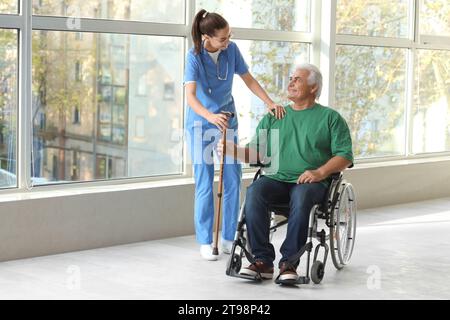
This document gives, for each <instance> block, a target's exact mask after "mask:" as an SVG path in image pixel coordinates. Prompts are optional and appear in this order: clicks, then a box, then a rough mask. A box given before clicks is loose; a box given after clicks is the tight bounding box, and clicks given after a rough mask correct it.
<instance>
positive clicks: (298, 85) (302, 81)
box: [288, 70, 317, 101]
mask: <svg viewBox="0 0 450 320" xmlns="http://www.w3.org/2000/svg"><path fill="white" fill-rule="evenodd" d="M308 76H309V71H308V70H296V71H295V72H294V73H293V74H292V75H291V76H290V77H289V86H288V99H290V100H292V101H295V100H304V99H308V98H310V97H311V96H314V95H315V92H316V91H317V88H316V85H312V86H311V85H309V84H308Z"/></svg>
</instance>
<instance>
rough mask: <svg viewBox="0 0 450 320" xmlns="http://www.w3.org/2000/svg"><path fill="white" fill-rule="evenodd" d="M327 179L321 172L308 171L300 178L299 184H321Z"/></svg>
mask: <svg viewBox="0 0 450 320" xmlns="http://www.w3.org/2000/svg"><path fill="white" fill-rule="evenodd" d="M325 178H326V176H325V175H324V174H323V173H322V172H321V171H319V170H306V171H305V172H303V173H302V174H301V175H300V176H299V177H298V179H297V184H299V183H314V182H320V181H322V180H323V179H325Z"/></svg>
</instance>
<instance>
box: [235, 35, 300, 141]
mask: <svg viewBox="0 0 450 320" xmlns="http://www.w3.org/2000/svg"><path fill="white" fill-rule="evenodd" d="M236 43H237V45H238V47H239V49H240V51H241V53H242V55H243V56H244V59H245V61H246V62H247V64H248V66H249V68H250V72H251V73H252V75H253V76H254V77H255V78H256V79H257V80H258V82H259V83H260V84H261V86H262V87H263V88H264V89H265V90H266V92H267V93H268V94H269V96H270V97H271V98H272V99H273V100H274V101H275V102H278V103H282V104H285V103H287V102H289V100H287V87H288V85H289V80H288V79H289V75H290V72H291V71H292V70H293V67H294V66H295V65H296V64H300V63H302V62H308V61H309V45H308V44H305V43H295V42H276V41H250V40H237V41H236ZM237 78H238V77H237ZM233 97H234V100H235V103H236V110H237V113H238V116H239V118H238V119H239V139H240V141H241V143H246V142H248V141H249V140H250V139H251V138H252V136H253V135H254V134H255V129H256V126H257V125H258V123H259V121H260V120H261V118H262V117H263V116H264V115H265V114H266V112H267V111H266V106H265V105H264V102H262V101H261V100H260V99H259V98H258V97H256V96H255V95H254V94H252V93H251V91H250V90H249V89H248V88H247V87H246V86H245V84H244V83H243V82H242V80H241V79H235V81H234V83H233Z"/></svg>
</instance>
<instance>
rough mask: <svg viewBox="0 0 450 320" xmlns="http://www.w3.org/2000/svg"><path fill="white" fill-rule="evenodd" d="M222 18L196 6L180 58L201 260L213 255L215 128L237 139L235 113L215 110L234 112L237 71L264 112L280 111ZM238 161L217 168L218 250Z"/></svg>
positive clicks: (231, 214)
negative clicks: (220, 175)
mask: <svg viewBox="0 0 450 320" xmlns="http://www.w3.org/2000/svg"><path fill="white" fill-rule="evenodd" d="M230 37H231V30H230V26H229V25H228V22H227V21H226V20H225V19H224V18H223V17H222V16H221V15H219V14H217V13H213V12H207V11H206V10H200V11H199V12H198V13H197V14H196V16H195V19H194V22H193V25H192V40H193V42H194V48H192V49H191V50H190V51H189V52H188V54H187V58H186V69H185V70H186V71H185V78H184V84H185V88H186V96H187V103H188V105H189V107H188V108H187V114H186V124H185V128H186V130H187V133H188V134H187V137H188V139H187V145H188V148H189V152H190V155H191V159H192V163H193V170H194V179H195V204H194V223H195V233H196V239H197V242H198V243H199V244H200V254H201V256H202V257H203V258H204V259H206V260H211V261H212V260H217V256H216V255H213V254H212V247H211V243H212V237H213V222H214V195H213V181H214V162H213V152H214V150H213V148H212V147H213V146H214V145H215V144H217V142H218V140H219V139H220V136H221V131H223V130H224V129H225V128H226V129H227V133H228V134H231V135H232V137H231V138H232V139H234V141H235V142H236V143H237V142H238V139H237V134H236V133H237V128H238V123H237V116H236V117H234V118H231V119H230V120H229V121H228V119H227V116H226V115H225V114H223V113H221V112H223V111H228V112H234V113H236V110H235V105H234V100H233V96H232V93H231V89H232V86H233V76H234V74H238V75H239V76H240V77H241V78H242V80H243V81H244V83H245V84H246V86H247V87H248V88H249V89H250V91H251V92H253V93H254V94H255V95H256V96H258V97H259V98H260V99H261V100H262V101H264V103H265V104H266V105H267V106H268V111H269V112H270V113H271V114H272V115H275V116H276V117H277V118H282V117H283V116H284V114H285V110H284V108H283V107H282V106H280V105H278V104H275V103H274V102H273V101H272V99H270V97H269V96H268V95H267V93H266V92H265V91H264V89H263V88H262V87H261V86H260V85H259V83H258V82H257V81H256V80H255V78H253V76H252V75H251V74H250V73H249V70H248V66H247V64H246V63H245V61H244V59H243V57H242V55H241V53H240V51H239V48H238V47H237V46H236V44H235V43H234V42H231V41H230ZM240 184H241V165H240V163H237V162H236V161H235V160H233V159H231V157H230V158H227V159H226V161H225V165H224V172H223V188H224V192H223V196H222V199H223V206H222V207H223V215H222V217H223V220H222V237H221V249H222V251H223V252H224V253H230V251H231V245H232V243H233V239H234V233H235V230H236V224H237V218H238V211H239V194H240Z"/></svg>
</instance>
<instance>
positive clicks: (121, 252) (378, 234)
mask: <svg viewBox="0 0 450 320" xmlns="http://www.w3.org/2000/svg"><path fill="white" fill-rule="evenodd" d="M284 232H285V230H280V231H278V232H277V233H276V234H275V237H274V244H275V247H276V248H277V249H278V248H279V245H280V244H281V242H282V239H283V237H284ZM449 252H450V198H445V199H439V200H433V201H425V202H418V203H410V204H405V205H399V206H392V207H384V208H378V209H371V210H362V211H359V212H358V228H357V240H356V245H355V251H354V254H353V257H352V261H351V263H350V264H349V265H348V266H346V267H345V268H344V269H343V270H341V271H337V270H335V269H334V266H333V264H332V262H331V259H329V263H327V268H326V273H325V277H324V279H323V281H322V283H321V284H320V285H314V284H309V285H303V286H299V287H293V288H292V287H291V288H289V287H288V288H286V287H280V286H278V285H276V284H275V283H274V282H273V281H265V282H263V283H253V282H249V281H246V280H242V279H237V278H230V277H228V276H226V275H225V267H226V262H227V258H228V256H221V259H219V261H215V262H209V261H204V260H202V259H201V258H200V255H199V252H198V247H197V244H196V243H195V240H194V237H193V236H188V237H180V238H172V239H164V240H158V241H150V242H143V243H136V244H130V245H124V246H117V247H110V248H104V249H96V250H89V251H81V252H73V253H67V254H60V255H54V256H46V257H39V258H33V259H24V260H17V261H10V262H3V263H0V298H1V299H257V300H259V299H272V300H275V299H450V277H448V275H447V274H448V270H450V256H449V255H448V253H449Z"/></svg>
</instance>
